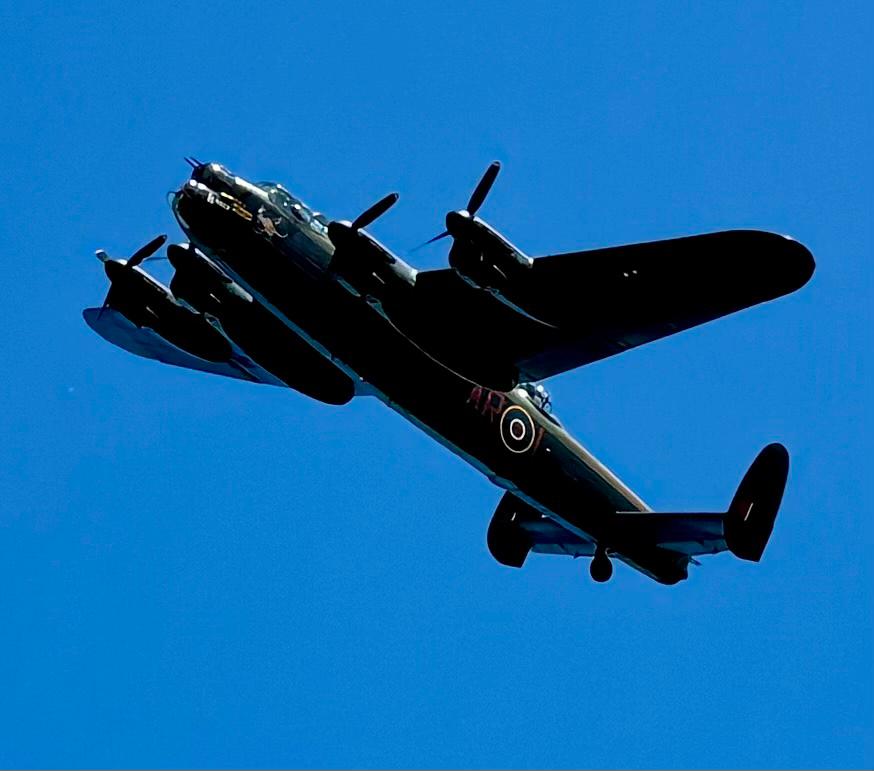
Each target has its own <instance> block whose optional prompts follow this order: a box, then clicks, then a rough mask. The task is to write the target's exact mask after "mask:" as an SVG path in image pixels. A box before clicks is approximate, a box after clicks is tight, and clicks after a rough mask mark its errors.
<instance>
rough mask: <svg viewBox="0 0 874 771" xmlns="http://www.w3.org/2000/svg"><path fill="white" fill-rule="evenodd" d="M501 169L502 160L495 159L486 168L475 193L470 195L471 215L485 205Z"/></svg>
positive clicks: (468, 205)
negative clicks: (484, 202)
mask: <svg viewBox="0 0 874 771" xmlns="http://www.w3.org/2000/svg"><path fill="white" fill-rule="evenodd" d="M500 170H501V163H500V161H493V162H492V163H491V164H490V165H489V167H488V168H487V169H486V173H485V174H483V177H482V179H481V180H480V181H479V184H477V186H476V187H475V188H474V191H473V193H471V195H470V200H469V201H468V202H467V211H468V212H470V214H471V216H473V215H474V214H476V212H477V209H479V207H480V206H482V205H483V201H485V200H486V196H487V195H488V194H489V190H491V189H492V185H494V184H495V179H497V176H498V172H499V171H500Z"/></svg>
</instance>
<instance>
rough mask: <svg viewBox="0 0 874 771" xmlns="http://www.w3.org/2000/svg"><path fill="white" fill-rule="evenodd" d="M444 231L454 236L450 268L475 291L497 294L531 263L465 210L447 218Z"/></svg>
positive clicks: (530, 259) (493, 230)
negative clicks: (482, 290)
mask: <svg viewBox="0 0 874 771" xmlns="http://www.w3.org/2000/svg"><path fill="white" fill-rule="evenodd" d="M446 230H447V232H448V233H450V234H451V235H452V237H453V244H452V249H451V250H450V252H449V265H450V266H451V267H452V268H454V269H455V271H456V272H457V273H458V275H459V276H461V278H463V279H464V280H465V281H467V283H469V284H470V285H471V286H474V287H476V288H477V289H486V290H489V291H492V292H494V293H499V292H500V291H501V290H502V289H503V288H504V287H505V286H506V285H507V284H508V283H509V282H510V281H512V280H514V279H516V278H519V277H520V276H522V275H524V273H525V272H526V271H528V270H530V269H531V266H532V265H533V264H534V260H533V259H532V258H531V257H529V256H528V255H527V254H525V253H524V252H522V251H521V250H520V249H518V248H517V247H515V246H513V244H511V243H510V242H509V241H508V240H507V239H506V238H504V237H503V236H502V235H501V234H500V233H498V232H497V231H496V230H495V229H493V228H492V227H491V226H489V224H488V223H486V222H483V221H482V220H481V219H479V218H478V217H472V216H471V215H470V214H468V213H467V212H466V211H458V212H450V213H449V214H448V215H446Z"/></svg>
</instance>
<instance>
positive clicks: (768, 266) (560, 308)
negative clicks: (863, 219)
mask: <svg viewBox="0 0 874 771" xmlns="http://www.w3.org/2000/svg"><path fill="white" fill-rule="evenodd" d="M813 270H814V261H813V257H812V255H811V253H810V252H809V251H808V250H807V249H806V248H805V247H804V246H802V245H801V244H800V243H798V242H797V241H793V240H792V239H790V238H787V237H784V236H780V235H776V234H774V233H767V232H763V231H755V230H734V231H725V232H720V233H710V234H706V235H698V236H688V237H685V238H674V239H669V240H664V241H653V242H650V243H643V244H635V245H629V246H617V247H611V248H606V249H594V250H591V251H583V252H570V253H566V254H555V255H549V256H545V257H538V258H536V259H535V260H534V264H533V266H532V268H531V270H529V271H527V272H526V273H525V274H524V275H523V276H522V277H521V278H519V279H517V280H515V281H512V282H510V284H509V285H508V286H507V287H506V289H505V291H504V292H503V295H504V296H505V297H506V298H507V300H508V301H509V302H510V303H511V304H512V305H515V306H516V307H518V308H520V309H522V310H523V311H524V312H525V314H529V316H531V317H534V318H533V319H532V318H529V316H526V315H525V314H523V313H519V312H518V311H516V310H514V309H513V308H511V307H508V305H507V304H506V303H503V302H501V301H500V300H498V299H497V298H495V297H494V296H492V295H491V294H489V293H488V292H484V291H482V290H478V289H476V288H474V287H471V286H470V285H468V284H467V283H465V282H464V281H463V280H461V279H460V278H459V277H458V276H457V275H456V274H455V272H454V271H452V270H448V269H443V270H434V271H422V272H420V273H419V274H418V276H417V279H416V295H417V301H418V303H419V309H420V310H421V312H423V314H425V315H426V316H427V317H428V318H429V319H434V318H439V319H440V325H438V326H441V331H442V334H443V336H444V337H443V339H444V340H450V339H454V340H456V341H459V340H460V341H474V342H473V344H474V345H478V346H480V347H481V348H482V349H483V355H486V356H489V357H490V358H491V359H493V360H494V362H495V365H496V366H499V365H501V364H508V363H511V364H512V365H514V366H515V367H516V369H517V370H518V371H519V373H520V374H521V376H522V379H528V380H539V379H542V378H546V377H550V376H551V375H555V374H558V373H560V372H565V371H567V370H570V369H574V368H576V367H580V366H582V365H585V364H589V363H591V362H594V361H598V360H599V359H603V358H606V357H608V356H613V355H615V354H617V353H622V352H623V351H626V350H628V349H629V348H634V347H636V346H638V345H642V344H644V343H648V342H651V341H653V340H658V339H659V338H662V337H666V336H668V335H672V334H674V333H676V332H680V331H682V330H684V329H688V328H690V327H694V326H697V325H698V324H703V323H705V322H707V321H711V320H713V319H717V318H720V317H721V316H725V315H727V314H730V313H734V312H736V311H739V310H742V309H744V308H748V307H750V306H752V305H757V304H758V303H762V302H766V301H768V300H773V299H775V298H777V297H780V296H782V295H785V294H788V293H790V292H792V291H795V290H796V289H799V288H800V287H801V286H803V285H804V284H805V283H807V281H808V280H809V279H810V277H811V275H812V274H813ZM535 319H536V320H535ZM537 320H541V321H543V322H546V323H539V322H538V321H537Z"/></svg>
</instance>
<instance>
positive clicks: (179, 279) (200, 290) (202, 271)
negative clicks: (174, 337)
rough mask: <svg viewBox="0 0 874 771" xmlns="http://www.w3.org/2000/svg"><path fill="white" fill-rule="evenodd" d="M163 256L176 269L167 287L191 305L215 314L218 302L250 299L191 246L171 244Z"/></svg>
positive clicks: (246, 301) (219, 269)
mask: <svg viewBox="0 0 874 771" xmlns="http://www.w3.org/2000/svg"><path fill="white" fill-rule="evenodd" d="M167 257H168V259H169V260H170V264H171V265H172V266H173V267H174V268H175V269H176V273H175V275H174V276H173V279H172V280H171V281H170V291H171V292H173V295H174V296H175V297H177V298H179V299H180V300H184V301H185V302H186V303H188V304H189V305H190V306H191V307H192V308H196V309H197V310H199V311H201V312H202V313H211V314H213V315H214V316H218V315H219V310H220V307H221V305H222V302H227V301H228V300H231V301H242V302H244V303H251V302H252V295H250V294H249V293H248V292H247V291H246V290H245V289H243V288H242V287H241V286H240V285H239V284H237V283H236V282H235V281H234V280H233V279H231V278H230V277H229V276H228V275H227V274H226V273H225V272H224V271H223V270H222V269H221V268H219V267H218V265H216V264H215V263H214V262H213V261H212V260H210V259H209V258H208V257H207V256H206V255H204V254H203V253H202V252H200V251H199V250H198V249H196V248H194V247H193V246H191V245H188V246H185V247H183V246H179V245H178V244H172V245H171V246H169V247H168V248H167Z"/></svg>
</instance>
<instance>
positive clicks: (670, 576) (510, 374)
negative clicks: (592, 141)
mask: <svg viewBox="0 0 874 771" xmlns="http://www.w3.org/2000/svg"><path fill="white" fill-rule="evenodd" d="M189 163H190V164H191V166H192V168H193V171H192V174H191V177H190V178H189V179H188V180H187V181H186V182H185V184H184V185H183V186H182V187H181V188H180V189H179V190H178V191H177V192H176V193H175V194H174V195H173V199H172V207H173V211H174V213H175V215H176V218H177V220H178V221H179V224H180V225H181V227H182V229H183V231H184V232H185V235H186V238H187V242H186V243H184V244H171V245H170V246H168V247H167V258H168V259H169V261H170V263H171V265H172V267H173V269H174V271H175V272H174V275H173V278H172V280H171V281H170V285H169V287H167V286H164V285H162V284H161V283H160V282H158V281H157V280H156V279H155V278H153V277H152V276H151V275H149V274H148V273H147V272H146V271H145V270H144V268H143V265H144V263H146V261H147V260H149V259H152V258H153V257H154V255H155V253H156V252H157V251H158V250H159V249H160V248H161V247H162V246H163V245H164V242H165V240H166V236H159V237H157V238H155V239H153V240H152V241H150V242H149V243H148V244H146V245H145V246H144V247H143V248H142V249H140V250H138V251H137V252H136V253H135V254H134V255H132V256H131V257H130V258H129V259H127V260H123V259H112V258H110V257H109V256H108V255H106V253H105V252H102V251H100V252H98V257H99V258H100V259H101V260H102V261H103V263H104V268H105V271H106V275H107V277H108V278H109V280H110V290H109V293H108V295H107V297H106V300H105V302H104V304H103V306H102V307H101V308H89V309H86V310H85V311H84V316H85V320H86V321H87V323H88V324H89V325H90V326H91V327H92V328H93V329H94V330H95V331H97V332H98V333H99V334H100V335H102V336H103V337H104V338H106V339H107V340H109V341H110V342H112V343H114V344H116V345H118V346H120V347H122V348H124V349H126V350H128V351H130V352H132V353H136V354H138V355H140V356H145V357H147V358H152V359H156V360H159V361H162V362H165V363H169V364H174V365H177V366H182V367H188V368H191V369H198V370H202V371H206V372H211V373H214V374H220V375H225V376H229V377H236V378H240V379H243V380H249V381H252V382H259V383H267V384H271V385H278V386H282V385H284V386H288V387H290V388H293V389H295V390H297V391H300V392H301V393H304V394H306V395H307V396H310V397H312V398H314V399H318V400H320V401H322V402H325V403H327V404H337V405H340V404H345V403H347V402H348V401H350V400H351V399H352V398H353V397H355V396H356V395H372V396H376V397H377V398H379V399H380V400H382V401H383V402H384V403H385V404H387V405H388V406H390V407H392V408H393V409H395V410H397V411H398V412H400V413H401V414H402V415H404V416H405V417H407V418H408V419H409V420H410V421H411V422H412V423H414V424H415V425H417V426H419V427H420V428H422V429H423V430H425V431H426V432H427V433H428V434H429V435H431V436H432V437H433V438H434V439H436V440H437V441H439V442H440V443H441V444H443V445H445V446H446V447H448V448H449V449H450V450H452V451H453V452H454V453H456V454H457V455H459V456H460V457H462V458H464V459H465V460H467V461H468V462H469V463H471V464H473V465H474V466H475V467H476V468H478V469H479V470H480V471H482V472H483V473H484V474H485V475H486V476H487V477H488V478H489V479H490V480H491V481H492V482H494V483H495V484H496V485H497V486H498V487H500V488H502V489H503V490H504V494H503V497H502V498H501V501H500V503H499V504H498V507H497V510H496V511H495V513H494V515H493V517H492V520H491V524H490V525H489V527H488V533H487V544H488V548H489V550H490V552H491V554H492V555H493V556H494V557H495V559H497V560H498V561H499V562H500V563H502V564H504V565H509V566H513V567H521V565H522V564H523V563H524V561H525V559H526V558H527V556H528V554H529V553H530V552H532V551H533V552H539V553H551V554H564V555H570V556H573V557H580V556H587V557H591V558H592V561H591V563H590V565H591V570H590V572H591V575H592V577H593V578H594V579H595V580H596V581H606V580H607V579H609V578H610V576H611V575H612V572H613V567H612V562H611V558H613V557H615V558H616V559H619V560H621V561H622V562H624V563H626V564H628V565H630V566H631V567H633V568H635V569H637V570H639V571H640V572H642V573H644V574H646V575H647V576H649V577H651V578H653V579H655V580H657V581H660V582H662V583H665V584H673V583H676V582H678V581H681V580H683V579H684V578H686V577H687V575H688V566H689V564H690V563H696V564H697V562H696V557H698V556H700V555H704V554H713V553H716V552H720V551H725V550H728V551H731V552H732V553H733V554H735V555H736V556H738V557H740V558H742V559H746V560H752V561H758V560H759V559H761V556H762V553H763V552H764V549H765V546H766V544H767V542H768V540H769V538H770V535H771V531H772V529H773V525H774V520H775V517H776V514H777V510H778V508H779V505H780V502H781V499H782V495H783V490H784V487H785V484H786V479H787V476H788V471H789V457H788V453H787V452H786V449H785V448H784V447H783V446H782V445H780V444H776V443H775V444H770V445H768V446H767V447H765V449H764V450H762V451H761V453H759V455H758V457H757V458H756V459H755V461H754V463H753V464H752V466H751V467H750V469H749V471H748V472H747V474H746V475H745V476H744V478H743V480H742V481H741V484H740V487H739V488H738V492H737V494H736V495H735V497H734V499H733V501H732V502H731V504H730V506H729V507H728V509H727V510H726V511H724V512H711V513H670V512H669V513H661V512H653V511H652V510H651V509H649V508H648V507H647V506H646V504H645V503H644V502H643V501H642V500H641V499H640V498H639V497H638V496H637V495H635V493H634V492H633V491H632V490H631V489H630V488H628V487H627V486H626V485H625V484H624V483H623V482H621V481H620V480H619V479H618V478H617V477H616V476H615V475H614V474H613V473H612V472H610V471H609V470H608V469H607V468H606V467H605V466H604V465H603V464H601V463H600V462H599V461H598V460H596V459H595V458H594V457H593V456H592V455H591V453H589V452H588V451H587V450H586V449H585V448H584V447H583V446H582V445H581V444H580V443H579V442H577V441H576V440H575V439H573V438H572V437H571V436H570V435H569V434H568V433H567V431H566V430H565V429H564V427H563V426H562V424H561V423H560V422H559V421H558V419H557V418H556V417H555V415H554V414H553V413H552V410H551V404H550V400H549V395H548V393H547V392H546V389H545V388H544V387H543V385H541V384H539V382H538V381H541V380H543V379H546V378H548V377H550V376H552V375H556V374H558V373H560V372H565V371H567V370H570V369H574V368H576V367H579V366H584V365H586V364H588V363H591V362H594V361H597V360H599V359H602V358H605V357H608V356H612V355H615V354H618V353H622V352H623V351H626V350H628V349H630V348H633V347H636V346H638V345H642V344H644V343H647V342H650V341H652V340H656V339H659V338H661V337H665V336H667V335H671V334H674V333H676V332H679V331H681V330H683V329H687V328H689V327H692V326H695V325H698V324H702V323H705V322H707V321H710V320H712V319H716V318H719V317H721V316H724V315H727V314H729V313H733V312H736V311H739V310H741V309H743V308H747V307H749V306H752V305H755V304H758V303H761V302H765V301H768V300H772V299H775V298H777V297H780V296H781V295H785V294H787V293H789V292H792V291H794V290H796V289H798V288H800V287H801V286H803V285H804V284H805V283H806V282H807V281H808V280H809V278H810V276H811V275H812V274H813V270H814V262H813V258H812V256H811V254H810V252H809V251H808V250H807V249H805V248H804V247H803V246H802V245H801V244H799V243H797V242H796V241H793V240H792V239H790V238H786V237H784V236H779V235H776V234H773V233H767V232H761V231H751V230H738V231H726V232H721V233H711V234H706V235H700V236H690V237H686V238H676V239H670V240H666V241H655V242H651V243H644V244H636V245H631V246H620V247H612V248H607V249H596V250H590V251H587V252H572V253H566V254H555V255H547V256H543V257H531V256H529V255H527V254H525V253H524V252H523V251H522V250H521V249H519V248H518V247H516V246H514V245H513V244H512V243H510V241H509V240H508V239H506V238H505V237H504V236H503V235H502V234H501V233H499V232H498V231H497V230H496V229H495V228H494V227H492V226H491V225H489V224H488V223H487V222H485V221H484V220H483V219H481V218H480V217H479V216H478V211H479V209H480V207H481V206H482V205H483V203H484V201H485V199H486V196H487V195H488V192H489V190H490V189H491V187H492V185H493V184H494V182H495V179H496V178H497V175H498V172H499V170H500V165H499V164H498V163H493V164H492V165H491V166H489V168H488V169H487V170H486V173H485V175H484V176H483V178H482V179H481V180H480V182H479V184H478V185H477V186H476V188H475V189H474V191H473V193H472V195H471V196H470V199H469V201H468V203H467V206H466V207H465V208H464V209H461V210H458V211H452V212H449V213H448V214H447V215H446V230H445V231H444V232H443V233H441V234H440V235H438V236H435V237H434V238H433V239H431V241H430V242H426V243H431V242H434V241H439V240H441V239H444V238H451V239H452V246H451V248H450V251H449V268H447V269H440V270H428V271H417V270H415V269H414V268H413V267H411V266H410V265H408V264H407V263H406V262H404V261H403V260H402V259H400V257H398V256H397V255H396V254H394V253H393V252H392V251H391V250H390V249H389V248H388V247H386V246H385V245H383V244H381V243H380V242H379V241H377V240H376V239H375V238H374V237H373V236H372V235H370V234H369V233H368V232H367V230H366V228H367V227H368V226H369V225H371V224H372V223H373V222H374V221H375V220H376V219H377V218H378V217H380V216H382V215H383V214H385V213H386V212H387V211H388V210H389V209H390V208H391V207H392V206H393V205H394V204H395V203H396V202H397V199H398V196H397V194H396V193H392V194H390V195H387V196H385V197H384V198H382V199H381V200H379V201H377V202H376V203H375V204H373V205H372V206H371V207H369V208H368V209H367V210H365V211H364V212H363V213H361V214H360V215H359V216H358V217H356V218H355V219H354V220H352V221H349V220H334V221H331V220H328V219H327V218H326V217H324V216H323V215H322V214H319V213H318V212H315V211H313V210H311V209H310V208H309V207H308V206H306V205H305V204H304V203H303V202H302V201H300V200H298V199H297V198H295V197H294V196H293V195H291V193H289V192H288V191H287V190H286V189H285V188H284V187H282V186H281V185H279V184H276V183H269V182H265V183H258V184H254V183H252V182H249V181H248V180H245V179H243V178H242V177H239V176H236V175H234V174H232V173H231V172H230V171H228V170H227V169H226V168H225V167H223V166H221V165H220V164H217V163H208V164H204V163H200V162H199V161H196V160H192V159H189Z"/></svg>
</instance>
